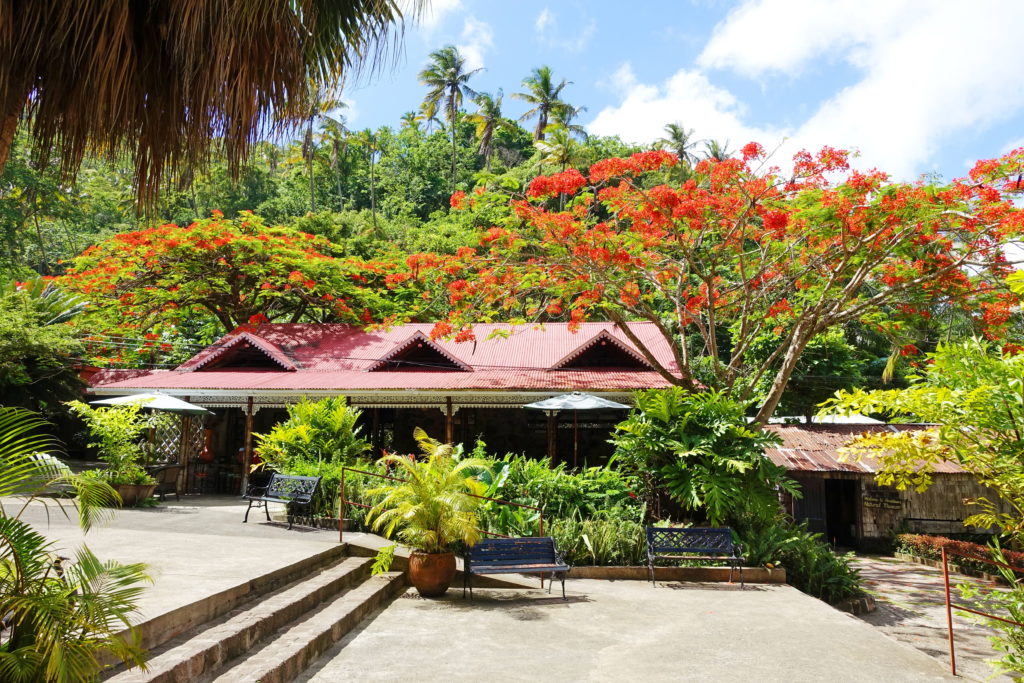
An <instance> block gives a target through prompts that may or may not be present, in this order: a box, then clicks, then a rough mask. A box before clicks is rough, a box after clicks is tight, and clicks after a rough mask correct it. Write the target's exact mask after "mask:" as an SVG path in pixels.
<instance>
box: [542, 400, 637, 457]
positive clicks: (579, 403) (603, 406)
mask: <svg viewBox="0 0 1024 683" xmlns="http://www.w3.org/2000/svg"><path fill="white" fill-rule="evenodd" d="M523 407H524V408H532V409H533V410H545V411H553V412H556V413H557V412H558V411H560V410H571V411H572V465H573V467H575V466H576V464H577V462H578V460H579V459H578V457H577V452H578V450H579V422H578V420H577V416H578V414H579V411H581V410H607V409H608V408H613V409H619V410H629V409H630V406H627V405H625V404H622V403H616V402H615V401H609V400H608V399H606V398H601V397H600V396H594V395H593V394H584V393H583V392H581V391H574V392H572V393H571V394H562V395H561V396H552V397H551V398H546V399H544V400H543V401H534V402H533V403H527V404H526V405H524V406H523ZM549 414H550V413H549Z"/></svg>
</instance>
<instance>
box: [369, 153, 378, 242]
mask: <svg viewBox="0 0 1024 683" xmlns="http://www.w3.org/2000/svg"><path fill="white" fill-rule="evenodd" d="M373 166H374V162H373V150H372V149H371V150H370V213H371V214H372V215H373V232H374V233H376V232H377V186H376V184H375V181H374V177H373Z"/></svg>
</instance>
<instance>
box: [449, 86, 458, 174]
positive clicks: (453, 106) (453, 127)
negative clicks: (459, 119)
mask: <svg viewBox="0 0 1024 683" xmlns="http://www.w3.org/2000/svg"><path fill="white" fill-rule="evenodd" d="M457 115H458V112H456V111H455V102H454V100H453V101H452V108H451V117H450V121H451V126H452V194H455V153H456V146H455V129H456V128H457V126H456V125H455V117H456V116H457Z"/></svg>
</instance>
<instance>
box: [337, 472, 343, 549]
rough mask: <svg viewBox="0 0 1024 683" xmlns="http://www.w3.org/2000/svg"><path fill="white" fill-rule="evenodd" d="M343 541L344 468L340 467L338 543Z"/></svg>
mask: <svg viewBox="0 0 1024 683" xmlns="http://www.w3.org/2000/svg"><path fill="white" fill-rule="evenodd" d="M344 542H345V468H344V467H343V468H341V486H340V487H339V488H338V543H344Z"/></svg>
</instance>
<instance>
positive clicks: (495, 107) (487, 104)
mask: <svg viewBox="0 0 1024 683" xmlns="http://www.w3.org/2000/svg"><path fill="white" fill-rule="evenodd" d="M502 95H503V93H502V92H501V89H500V88H499V89H498V94H497V96H496V97H492V96H491V95H490V93H485V92H482V93H480V94H479V95H477V96H476V97H474V98H473V103H474V104H476V106H477V110H476V113H474V114H470V115H469V116H467V117H466V120H467V121H469V122H470V123H472V124H473V125H475V126H476V139H477V140H479V141H480V156H482V157H483V158H484V164H485V167H486V168H487V171H488V172H490V170H491V157H492V156H494V134H495V133H496V132H497V131H499V130H510V129H511V128H512V124H511V123H510V122H509V121H508V119H506V118H504V117H503V116H502V115H501V100H502Z"/></svg>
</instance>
